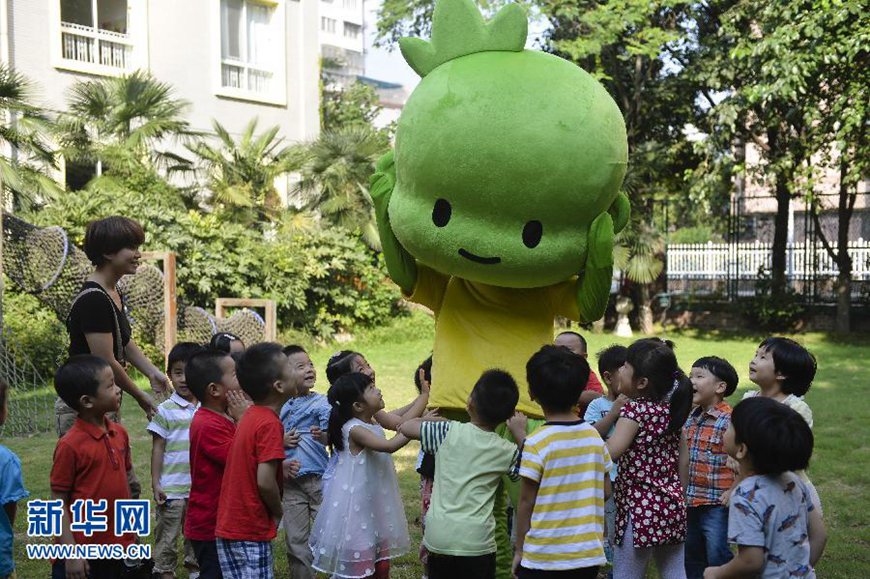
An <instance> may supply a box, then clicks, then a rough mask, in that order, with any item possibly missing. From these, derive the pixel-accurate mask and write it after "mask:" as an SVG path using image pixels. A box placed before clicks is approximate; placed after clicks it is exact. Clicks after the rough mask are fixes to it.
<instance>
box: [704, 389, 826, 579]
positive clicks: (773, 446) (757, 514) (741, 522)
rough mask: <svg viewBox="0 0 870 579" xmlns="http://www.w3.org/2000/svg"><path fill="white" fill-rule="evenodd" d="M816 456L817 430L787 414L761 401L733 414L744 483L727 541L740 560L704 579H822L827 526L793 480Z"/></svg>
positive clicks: (734, 451)
mask: <svg viewBox="0 0 870 579" xmlns="http://www.w3.org/2000/svg"><path fill="white" fill-rule="evenodd" d="M812 449H813V433H812V431H811V430H810V427H809V426H807V423H806V422H805V421H804V419H803V418H802V417H801V416H800V414H798V413H797V412H795V411H794V410H792V409H791V408H789V407H788V406H786V405H784V404H780V403H778V402H776V401H775V400H772V399H770V398H761V397H756V398H749V399H746V400H744V401H742V402H741V403H740V404H738V405H737V406H735V407H734V411H733V413H732V415H731V425H730V426H729V427H728V430H727V432H726V433H725V450H726V451H727V452H728V454H729V455H730V456H731V457H732V458H734V459H735V460H737V462H738V463H739V464H740V477H741V479H742V480H741V481H740V483H739V484H738V485H737V487H736V488H735V489H734V493H733V495H732V497H731V504H730V507H729V513H728V541H729V542H730V543H732V544H735V545H737V556H736V557H734V559H732V560H731V561H730V562H729V563H727V564H726V565H722V566H721V567H708V568H707V570H706V571H705V572H704V579H716V578H726V577H762V578H765V579H767V578H771V579H772V578H775V577H806V578H811V579H814V578H815V576H816V574H815V570H814V568H813V567H814V565H815V564H816V563H817V562H818V560H819V559H820V558H821V556H822V551H824V548H825V542H826V541H827V535H826V531H825V525H824V523H823V522H822V516H821V514H820V513H819V510H818V509H817V508H815V507H814V506H813V502H812V498H811V495H810V492H809V490H808V489H807V487H806V485H805V483H804V482H803V481H801V479H800V478H799V477H798V476H797V475H796V474H794V472H791V471H795V470H800V469H805V468H807V465H808V463H809V460H810V456H811V455H812Z"/></svg>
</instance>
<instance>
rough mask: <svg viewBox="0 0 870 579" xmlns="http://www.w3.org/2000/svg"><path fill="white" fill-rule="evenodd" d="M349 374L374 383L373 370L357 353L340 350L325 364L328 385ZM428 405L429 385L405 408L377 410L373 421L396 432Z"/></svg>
mask: <svg viewBox="0 0 870 579" xmlns="http://www.w3.org/2000/svg"><path fill="white" fill-rule="evenodd" d="M351 372H359V373H360V374H365V375H366V376H368V377H369V378H371V380H372V383H374V382H375V370H374V368H372V367H371V366H370V365H369V363H368V361H367V360H366V359H365V357H364V356H363V355H362V354H360V353H359V352H354V351H351V350H342V351H341V352H338V353H336V354H333V355H332V357H330V358H329V362H327V363H326V379H327V380H329V383H330V385H332V384H335V381H336V380H338V379H339V378H340V377H341V376H344V375H346V374H350V373H351ZM427 404H429V385H428V384H426V386H425V387H424V388H423V389H422V390H421V391H420V394H419V396H417V398H415V399H414V401H413V402H411V403H410V404H408V405H407V406H403V407H401V408H399V409H398V410H392V411H390V412H387V411H386V410H383V409H381V410H379V411H378V412H376V413H375V420H376V421H377V423H378V424H380V425H381V426H383V427H384V428H386V429H387V430H394V431H397V430H398V429H399V425H400V424H401V423H402V422H404V421H405V420H410V419H411V418H417V417H418V416H421V415H422V414H423V412H424V411H425V410H426V405H427Z"/></svg>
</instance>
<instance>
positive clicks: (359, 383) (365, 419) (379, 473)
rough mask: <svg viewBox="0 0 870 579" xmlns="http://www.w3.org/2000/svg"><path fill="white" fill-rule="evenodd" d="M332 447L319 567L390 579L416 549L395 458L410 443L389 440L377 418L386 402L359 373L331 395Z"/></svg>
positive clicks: (315, 540) (315, 548)
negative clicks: (399, 561) (398, 560)
mask: <svg viewBox="0 0 870 579" xmlns="http://www.w3.org/2000/svg"><path fill="white" fill-rule="evenodd" d="M328 399H329V404H330V406H331V407H332V410H331V413H330V416H329V444H330V445H331V446H332V449H333V453H334V454H337V455H338V460H337V462H336V466H335V472H334V478H333V480H332V481H331V482H330V484H329V486H328V487H326V488H325V489H324V493H323V506H322V507H321V509H320V512H319V513H317V519H316V520H315V521H314V528H313V529H312V530H311V551H312V552H313V553H314V561H313V563H312V566H313V567H314V568H315V569H317V570H318V571H321V572H323V573H330V574H332V575H333V576H334V577H374V578H376V579H387V578H388V577H389V576H390V561H389V560H390V559H391V558H393V557H399V556H401V555H403V554H404V553H406V552H407V551H408V547H409V543H410V539H409V538H408V523H407V521H406V520H405V511H404V508H403V506H402V497H401V496H400V495H399V486H398V481H397V479H396V467H395V466H394V465H393V458H392V457H391V456H390V454H391V453H393V452H396V451H397V450H399V449H400V448H402V447H403V446H405V445H406V444H408V438H407V437H405V436H404V435H402V434H397V435H396V436H394V437H393V438H391V439H389V440H387V439H386V438H385V437H384V430H383V428H381V426H379V425H378V424H376V423H375V422H374V415H375V413H376V412H378V411H379V410H382V409H383V408H384V397H383V396H382V395H381V391H380V390H378V389H377V387H375V385H374V383H373V382H372V379H371V378H370V377H369V376H367V375H365V374H360V373H357V372H352V373H350V374H347V375H345V376H342V377H341V378H338V379H337V380H336V381H335V384H333V385H332V387H330V389H329V394H328Z"/></svg>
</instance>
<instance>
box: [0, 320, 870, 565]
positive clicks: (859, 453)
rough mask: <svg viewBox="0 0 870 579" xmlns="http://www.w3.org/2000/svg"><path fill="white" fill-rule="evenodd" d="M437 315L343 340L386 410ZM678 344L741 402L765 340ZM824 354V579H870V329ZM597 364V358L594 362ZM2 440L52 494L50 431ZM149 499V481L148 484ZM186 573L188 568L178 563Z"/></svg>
mask: <svg viewBox="0 0 870 579" xmlns="http://www.w3.org/2000/svg"><path fill="white" fill-rule="evenodd" d="M431 335H432V329H431V322H429V321H428V320H427V319H426V318H424V317H422V316H420V315H418V316H415V318H413V319H411V320H402V321H400V322H399V323H398V324H396V325H395V326H394V327H391V328H382V329H379V330H377V331H374V332H370V333H369V334H368V335H365V336H362V337H360V338H359V339H358V340H357V341H356V342H354V343H352V344H350V345H346V346H345V347H351V348H353V349H356V350H359V351H361V352H363V353H364V354H365V355H366V357H367V358H368V359H369V361H370V362H371V364H372V366H373V367H374V368H375V370H376V372H377V375H378V385H379V386H380V388H381V389H382V390H383V391H384V396H385V398H386V400H387V407H388V408H393V407H397V406H400V405H403V404H406V403H408V402H409V401H410V400H411V399H412V398H413V397H414V396H415V395H416V392H415V390H414V385H413V382H412V373H413V370H414V368H415V367H416V364H417V363H418V362H419V361H420V360H422V359H423V358H424V357H425V356H426V355H428V353H429V349H430V348H431V343H432V341H431ZM587 336H588V339H589V350H590V352H591V353H593V354H594V352H597V351H598V350H600V349H602V348H603V347H605V346H607V345H609V344H611V343H614V342H618V343H623V344H627V343H629V342H630V341H631V340H625V339H617V338H614V337H612V336H610V335H595V334H591V333H590V334H587ZM667 337H669V338H670V339H672V340H674V342H676V344H677V349H676V351H677V355H678V357H679V359H680V361H681V363H682V364H683V365H684V369H686V370H688V365H689V364H691V363H692V361H694V360H695V359H696V358H698V357H700V356H703V355H711V354H715V355H718V356H722V357H725V358H727V359H728V360H730V361H731V362H732V363H733V364H734V366H735V367H736V368H737V370H738V372H739V374H740V376H741V383H740V389H739V390H738V392H737V393H736V394H735V395H734V396H732V398H731V402H732V403H736V401H738V400H739V399H740V396H742V391H743V390H746V389H748V388H750V387H751V384H750V383H749V380H748V378H747V366H748V364H749V361H750V359H751V358H752V355H753V353H754V351H755V348H756V346H757V344H758V342H759V341H760V338H761V337H760V336H749V335H746V334H737V333H724V332H723V333H697V332H682V333H673V332H670V333H669V334H668V336H667ZM797 339H798V340H800V341H802V342H803V343H804V344H805V345H806V346H807V347H808V348H809V349H810V350H811V351H812V352H813V353H814V354H815V355H816V357H817V358H818V360H819V372H818V376H817V379H816V381H815V383H814V385H813V388H812V389H811V390H810V392H809V394H808V395H807V397H806V400H807V402H808V403H809V405H810V406H811V407H812V409H813V413H814V418H815V435H816V452H815V454H814V459H813V463H812V466H811V468H810V475H811V477H812V479H813V482H814V483H815V485H816V487H817V488H818V490H819V493H820V495H821V497H822V502H823V504H824V510H825V513H824V514H825V523H826V524H827V526H828V531H829V541H828V547H827V549H826V552H825V555H824V557H823V559H822V561H821V563H820V564H819V567H818V574H819V576H820V577H824V578H826V579H828V578H831V579H833V578H843V579H855V578H864V577H870V514H868V508H870V488H868V485H867V480H868V479H867V476H866V475H865V472H866V467H867V465H868V464H870V403H868V401H865V400H864V399H862V398H861V396H862V395H863V394H865V393H866V392H867V388H866V385H867V380H868V378H867V377H868V376H870V355H868V354H870V336H867V335H860V336H850V337H848V338H847V339H837V338H833V337H831V336H828V335H822V334H809V335H801V336H798V337H797ZM338 349H340V348H339V346H331V347H329V348H322V349H318V350H316V351H314V352H313V358H314V361H315V363H316V365H317V368H318V369H319V371H320V378H319V380H318V389H319V390H320V391H321V392H325V389H326V388H325V384H326V378H325V375H324V372H323V368H324V365H325V363H326V360H327V358H328V357H329V355H330V354H331V353H332V352H334V351H336V350H338ZM593 368H594V362H593ZM124 417H125V424H126V426H127V429H128V431H129V432H130V436H131V444H132V446H133V456H134V460H135V467H136V472H137V473H138V475H139V478H140V479H141V480H142V481H143V483H144V482H145V481H148V480H150V477H149V470H148V462H149V457H150V437H149V436H148V435H147V433H146V431H145V420H144V416H143V415H141V414H140V413H139V412H138V410H137V409H136V408H135V407H134V406H133V405H130V404H126V405H125V414H124ZM2 442H3V444H5V445H6V446H8V447H9V448H11V449H12V451H13V452H15V453H16V454H18V456H19V457H20V458H21V461H22V463H23V467H24V477H25V484H26V486H27V488H28V489H29V490H30V492H31V497H32V498H47V497H48V494H49V487H48V475H49V471H50V469H51V456H52V451H53V449H54V445H55V437H54V435H53V434H44V435H39V436H34V437H31V438H27V439H23V438H18V439H6V440H3V441H2ZM417 450H418V446H417V444H416V443H412V444H410V445H408V446H407V447H405V448H404V449H403V450H401V451H400V452H398V453H396V454H395V455H394V456H395V462H396V469H397V471H398V473H399V482H400V486H401V490H402V495H403V498H404V501H405V511H406V514H407V517H408V523H409V527H410V529H411V536H412V541H413V543H414V544H415V545H417V544H419V541H420V525H419V516H420V506H419V499H418V478H417V474H416V473H415V472H414V470H413V465H414V460H415V458H416V454H417ZM143 487H144V488H145V489H146V491H145V492H146V496H150V488H149V487H150V485H148V484H143ZM26 513H27V510H26V506H25V505H23V504H22V505H20V506H19V516H18V519H17V521H16V524H15V531H16V544H15V560H16V565H17V568H18V576H19V577H21V578H22V579H30V578H35V577H45V576H47V574H48V564H47V563H45V562H34V561H28V560H27V559H26V554H25V551H24V544H25V543H26V542H27V541H28V538H27V537H26V534H25V533H26ZM284 552H285V549H284V546H283V538H282V537H281V536H279V538H278V540H277V541H276V542H275V560H276V562H277V565H278V571H279V572H278V577H287V563H286V560H285V557H284ZM392 569H393V573H392V577H394V578H395V579H412V578H413V579H418V578H419V577H420V575H421V570H420V567H419V564H418V563H417V556H416V551H414V552H412V553H409V554H407V555H405V556H404V557H402V558H401V559H398V560H397V561H394V562H393V567H392ZM178 576H179V577H186V576H187V575H186V573H185V572H184V571H182V570H181V569H180V568H179V574H178Z"/></svg>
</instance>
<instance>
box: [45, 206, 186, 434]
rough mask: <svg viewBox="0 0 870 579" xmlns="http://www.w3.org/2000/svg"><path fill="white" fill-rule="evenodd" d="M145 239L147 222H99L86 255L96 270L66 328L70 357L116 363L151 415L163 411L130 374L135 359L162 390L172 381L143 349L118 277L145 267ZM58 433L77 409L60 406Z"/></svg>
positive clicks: (89, 234)
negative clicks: (142, 264)
mask: <svg viewBox="0 0 870 579" xmlns="http://www.w3.org/2000/svg"><path fill="white" fill-rule="evenodd" d="M144 241H145V232H144V231H143V230H142V226H141V225H139V224H138V223H137V222H135V221H133V220H132V219H128V218H126V217H120V216H112V217H106V218H105V219H99V220H97V221H93V222H91V223H90V224H89V225H88V228H87V231H86V233H85V253H86V254H87V256H88V259H90V260H91V263H93V264H94V267H95V269H94V271H93V273H91V275H89V276H88V279H87V281H86V282H85V283H84V285H83V286H82V290H81V292H80V293H79V294H78V295H77V296H76V297H75V299H74V300H73V304H72V307H71V308H70V311H69V315H68V316H67V320H66V326H67V331H68V332H69V338H70V345H69V355H70V356H74V355H76V354H93V355H95V356H99V357H100V358H103V359H104V360H106V361H107V362H108V363H109V365H110V366H111V367H112V372H113V373H114V375H115V382H116V383H117V384H118V386H119V387H120V388H121V390H123V391H124V392H126V393H127V394H129V395H130V396H132V397H133V399H134V400H136V402H137V403H138V404H139V406H140V407H141V408H142V410H144V411H145V413H146V414H147V415H148V418H149V420H150V418H151V416H153V414H154V413H155V412H156V411H157V407H156V406H155V404H154V400H152V398H151V396H149V395H148V394H147V393H145V392H143V391H142V390H140V389H139V388H138V387H137V386H136V384H135V383H134V382H133V380H132V379H131V378H130V376H129V375H128V374H127V371H126V365H127V363H128V362H129V363H130V364H132V365H133V366H135V367H136V368H137V369H138V370H139V371H140V372H142V374H143V375H145V376H146V377H147V378H148V380H149V381H150V382H151V387H152V388H153V389H154V391H155V392H157V393H162V392H164V391H168V390H169V388H170V386H169V379H168V378H167V377H166V375H165V374H164V373H163V372H161V371H160V369H158V368H157V367H156V366H155V365H154V364H153V363H151V361H150V360H149V359H148V358H147V357H146V356H145V354H143V353H142V350H140V349H139V346H137V345H136V342H135V341H134V340H133V337H132V328H131V327H130V321H129V320H128V319H127V315H126V311H125V310H126V308H125V306H124V300H123V297H122V296H121V294H120V293H119V292H118V289H117V287H116V286H117V284H118V281H119V280H120V279H121V277H123V276H124V275H127V274H134V273H136V269H137V268H138V267H139V259H140V258H141V254H140V253H139V246H141V245H142V243H143V242H144ZM57 406H58V408H57V414H58V416H57V419H58V420H57V428H58V435H59V436H63V434H64V433H66V431H67V430H69V428H70V427H71V426H72V423H73V421H74V420H75V412H74V411H73V410H72V409H71V408H69V407H67V408H63V406H66V405H61V404H58V405H57Z"/></svg>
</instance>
